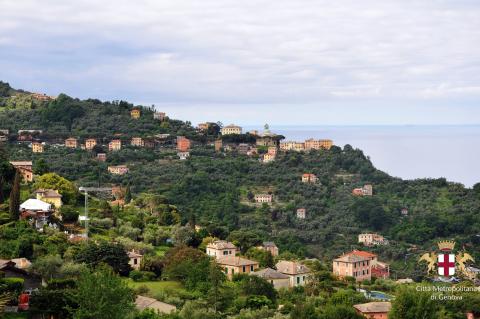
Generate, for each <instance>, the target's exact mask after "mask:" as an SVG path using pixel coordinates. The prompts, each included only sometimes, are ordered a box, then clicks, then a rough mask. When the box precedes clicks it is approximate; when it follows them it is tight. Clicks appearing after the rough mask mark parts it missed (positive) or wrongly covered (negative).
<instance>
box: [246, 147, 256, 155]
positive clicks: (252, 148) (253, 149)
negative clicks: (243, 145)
mask: <svg viewBox="0 0 480 319" xmlns="http://www.w3.org/2000/svg"><path fill="white" fill-rule="evenodd" d="M257 154H258V149H257V148H256V147H250V149H249V150H248V152H247V156H253V155H257Z"/></svg>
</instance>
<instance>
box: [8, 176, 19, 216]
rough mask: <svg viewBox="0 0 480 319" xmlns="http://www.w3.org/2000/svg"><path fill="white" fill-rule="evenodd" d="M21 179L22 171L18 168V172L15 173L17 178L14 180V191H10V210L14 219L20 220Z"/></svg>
mask: <svg viewBox="0 0 480 319" xmlns="http://www.w3.org/2000/svg"><path fill="white" fill-rule="evenodd" d="M20 180H21V175H20V172H19V171H18V170H17V172H16V173H15V179H14V180H13V188H12V191H11V192H10V205H9V212H10V218H11V219H12V220H18V217H19V209H20Z"/></svg>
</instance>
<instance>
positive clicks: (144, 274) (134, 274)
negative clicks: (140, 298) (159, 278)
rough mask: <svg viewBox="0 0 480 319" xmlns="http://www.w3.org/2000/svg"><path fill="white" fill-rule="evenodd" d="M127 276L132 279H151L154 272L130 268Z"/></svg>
mask: <svg viewBox="0 0 480 319" xmlns="http://www.w3.org/2000/svg"><path fill="white" fill-rule="evenodd" d="M129 277H130V278H131V279H132V280H133V281H152V280H154V279H155V274H154V273H153V272H151V271H141V270H132V271H131V272H130V275H129Z"/></svg>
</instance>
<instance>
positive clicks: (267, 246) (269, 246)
mask: <svg viewBox="0 0 480 319" xmlns="http://www.w3.org/2000/svg"><path fill="white" fill-rule="evenodd" d="M257 249H261V250H265V251H268V252H270V254H272V256H273V257H275V256H278V247H277V245H275V243H274V242H273V241H264V242H263V243H262V245H261V246H257Z"/></svg>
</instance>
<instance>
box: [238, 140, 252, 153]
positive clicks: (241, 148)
mask: <svg viewBox="0 0 480 319" xmlns="http://www.w3.org/2000/svg"><path fill="white" fill-rule="evenodd" d="M249 149H250V145H248V144H246V143H240V144H238V146H237V152H238V154H242V155H247V153H248V150H249Z"/></svg>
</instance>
